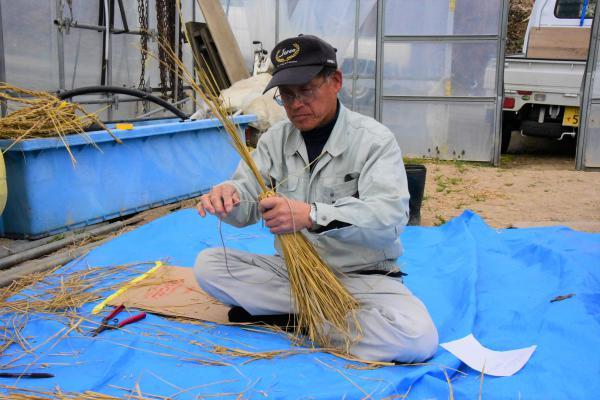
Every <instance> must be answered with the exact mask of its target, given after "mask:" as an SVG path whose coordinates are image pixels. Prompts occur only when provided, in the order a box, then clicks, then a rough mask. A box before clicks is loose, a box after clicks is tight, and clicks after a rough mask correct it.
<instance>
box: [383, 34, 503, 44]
mask: <svg viewBox="0 0 600 400" xmlns="http://www.w3.org/2000/svg"><path fill="white" fill-rule="evenodd" d="M498 36H499V35H439V36H436V35H421V36H410V35H406V36H400V35H387V36H385V37H384V38H385V42H386V43H390V42H472V41H485V40H489V41H495V40H498Z"/></svg>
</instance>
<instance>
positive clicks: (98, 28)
mask: <svg viewBox="0 0 600 400" xmlns="http://www.w3.org/2000/svg"><path fill="white" fill-rule="evenodd" d="M55 25H58V26H62V27H65V28H77V29H84V30H90V31H96V32H104V31H106V27H104V26H100V25H91V24H81V23H79V22H70V21H68V20H66V19H58V20H56V21H55ZM110 33H111V34H113V35H120V34H125V35H141V34H142V31H140V30H133V31H132V30H125V29H111V30H110Z"/></svg>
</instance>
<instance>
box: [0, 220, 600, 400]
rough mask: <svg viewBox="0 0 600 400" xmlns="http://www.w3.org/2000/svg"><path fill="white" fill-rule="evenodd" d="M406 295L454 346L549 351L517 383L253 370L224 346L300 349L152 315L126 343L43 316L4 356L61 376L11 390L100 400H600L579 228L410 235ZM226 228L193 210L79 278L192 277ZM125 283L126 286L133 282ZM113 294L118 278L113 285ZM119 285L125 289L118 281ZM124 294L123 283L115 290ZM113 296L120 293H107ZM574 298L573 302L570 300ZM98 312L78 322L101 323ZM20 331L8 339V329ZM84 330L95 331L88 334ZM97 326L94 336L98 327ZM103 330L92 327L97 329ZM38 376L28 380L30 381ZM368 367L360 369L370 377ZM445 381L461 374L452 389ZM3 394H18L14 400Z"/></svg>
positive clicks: (413, 374)
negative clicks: (96, 395)
mask: <svg viewBox="0 0 600 400" xmlns="http://www.w3.org/2000/svg"><path fill="white" fill-rule="evenodd" d="M222 234H223V238H224V241H225V244H226V246H228V247H233V248H238V249H244V250H249V251H253V252H257V253H264V254H272V253H273V252H274V250H273V245H272V236H271V235H270V234H269V232H268V230H266V229H265V228H263V227H261V226H260V225H254V226H250V227H247V228H244V229H237V228H233V227H230V226H225V225H223V226H222ZM402 241H403V243H404V247H405V254H404V255H403V256H402V257H401V258H400V259H399V263H400V265H401V267H402V270H403V271H405V272H406V273H408V276H406V277H405V283H406V285H407V286H408V287H409V288H410V289H411V290H412V291H413V292H414V293H415V294H416V295H417V296H418V297H419V298H421V299H422V300H423V301H424V303H425V304H426V305H427V307H428V309H429V311H430V313H431V314H432V317H433V319H434V321H435V323H436V325H437V327H438V330H439V333H440V340H441V341H442V342H446V341H450V340H455V339H458V338H461V337H464V336H466V335H467V334H469V333H473V334H474V335H475V337H476V338H477V339H478V340H479V341H480V342H481V343H482V344H483V345H484V346H486V347H488V348H491V349H493V350H512V349H516V348H523V347H528V346H531V345H534V344H535V345H537V346H538V347H537V350H536V351H535V352H534V354H533V356H532V357H531V359H530V360H529V362H528V363H527V364H526V365H525V367H524V368H523V369H522V370H521V371H519V372H518V373H517V374H516V375H514V376H511V377H491V376H484V377H483V383H482V382H481V376H480V374H479V373H478V372H477V371H474V370H472V369H470V368H469V367H467V366H466V365H464V364H462V363H461V362H460V361H459V360H458V359H456V358H455V357H454V356H453V355H451V354H450V353H448V352H447V351H445V350H444V349H442V348H439V350H438V352H437V354H436V355H435V357H434V358H433V359H431V360H430V361H429V363H427V364H426V365H415V366H393V367H383V368H378V369H372V370H368V369H360V367H361V364H359V363H353V362H349V361H347V360H344V359H341V358H338V357H336V356H333V355H331V354H326V353H319V352H316V353H307V354H296V355H290V356H287V357H276V358H273V359H262V360H257V361H251V362H248V361H249V359H248V358H243V357H241V358H240V357H233V356H229V355H223V354H215V352H214V350H215V346H223V347H227V348H235V349H243V350H246V351H251V352H259V351H267V350H284V349H289V348H290V346H291V344H290V341H289V340H288V338H287V337H286V336H284V335H283V334H276V333H273V332H270V331H265V330H262V329H252V330H248V329H244V327H239V326H221V325H214V324H201V325H198V324H190V323H185V322H181V321H175V320H172V319H166V318H163V317H159V316H154V315H149V316H148V317H147V318H146V319H145V320H143V321H141V322H138V323H136V324H133V325H130V326H129V327H128V328H127V329H126V330H124V331H110V332H105V333H102V334H101V335H99V336H97V337H96V338H92V337H91V336H89V335H86V334H85V331H81V332H80V331H77V330H73V331H70V332H68V330H66V329H65V321H61V320H57V319H53V318H47V317H44V316H37V315H35V314H30V315H29V320H28V323H27V325H26V327H25V328H23V330H22V335H23V337H24V338H26V339H27V340H28V342H29V343H30V345H31V346H33V347H34V351H32V352H31V353H28V354H24V353H23V351H22V350H21V347H20V346H19V345H18V344H13V345H11V346H10V347H9V348H8V349H6V350H5V351H4V353H3V354H2V362H1V364H2V365H3V366H4V368H5V369H6V368H7V367H10V368H8V369H6V370H7V371H23V370H24V369H27V370H28V372H34V371H37V372H49V373H52V374H54V375H55V377H54V378H50V379H43V380H33V379H29V380H27V379H20V380H16V379H14V378H13V379H6V378H3V379H2V380H0V384H3V385H7V386H16V387H19V388H30V389H36V390H38V389H39V390H42V391H46V392H48V391H52V390H54V389H55V388H56V387H60V389H61V390H62V391H64V392H68V391H71V392H84V391H86V390H92V391H96V392H100V393H104V394H109V395H113V396H116V397H125V396H126V395H128V394H129V393H130V392H128V390H132V391H133V393H138V391H137V390H138V388H139V391H140V392H141V393H143V394H144V395H146V396H148V397H149V398H151V397H152V396H171V397H175V398H179V399H187V398H203V397H217V398H237V397H238V396H240V398H253V399H260V398H269V399H288V398H290V399H291V398H293V399H296V398H310V399H313V398H314V399H340V398H347V399H359V398H373V399H382V398H386V397H387V398H399V396H400V395H403V394H406V393H407V392H408V396H407V398H409V399H425V398H427V399H432V398H434V399H446V398H448V397H449V395H450V390H452V392H453V395H454V397H455V398H457V399H463V398H465V399H467V398H468V399H476V398H478V396H480V395H481V396H482V397H483V398H484V399H520V398H523V399H549V398H554V399H567V398H568V399H589V398H596V397H597V396H598V393H600V379H598V377H600V290H599V289H600V234H592V233H582V232H577V231H573V230H571V229H569V228H566V227H546V228H526V229H501V230H497V229H493V228H490V227H489V226H487V225H486V224H485V223H484V222H483V220H482V219H481V218H480V217H478V216H477V215H476V214H473V213H471V212H468V211H467V212H465V213H463V215H461V216H460V217H458V218H455V219H453V220H452V221H450V222H448V223H446V224H445V225H443V226H440V227H407V228H406V230H405V232H404V233H403V234H402ZM221 245H222V244H221V239H220V236H219V233H218V225H217V220H216V219H215V218H213V217H207V218H206V219H202V218H200V217H199V216H198V215H197V213H196V212H195V211H194V210H182V211H179V212H175V213H173V214H170V215H168V216H166V217H163V218H160V219H158V220H155V221H153V222H151V223H149V224H147V225H144V226H141V227H139V228H137V229H135V230H133V231H131V232H128V233H125V234H123V235H121V236H119V237H117V238H115V239H113V240H111V241H109V242H107V243H105V244H103V245H102V246H100V247H98V248H96V249H95V250H93V251H92V252H90V253H89V254H88V255H87V256H86V257H85V258H83V259H80V260H77V261H76V262H75V263H74V264H73V265H70V266H67V267H68V268H69V270H77V269H82V268H88V267H89V266H110V265H122V264H128V263H136V262H145V261H155V260H167V261H168V263H169V264H171V265H179V266H192V265H193V263H194V259H195V256H196V254H197V253H198V252H199V251H200V250H202V249H204V248H206V247H213V246H221ZM126 275H127V274H124V275H123V282H125V281H127V280H128V279H131V276H126ZM112 279H113V280H114V279H115V278H112ZM117 280H118V279H117ZM111 283H115V282H111ZM106 294H107V295H108V294H110V292H109V291H107V293H106ZM567 294H574V296H572V297H570V298H567V299H565V300H562V301H555V302H551V301H550V300H552V299H554V298H555V297H557V296H561V295H567ZM96 304H97V303H90V304H87V305H86V306H84V307H83V308H82V309H80V310H78V313H79V314H80V315H82V316H84V317H86V318H89V319H91V320H94V321H99V320H100V319H101V316H91V315H90V313H91V309H92V307H93V306H94V305H96ZM7 321H8V320H7V317H5V321H4V325H5V329H10V327H7V325H9V324H8V323H7ZM86 323H87V322H83V323H82V324H81V326H86ZM88 325H90V324H88ZM92 326H93V325H90V327H92ZM27 366H28V367H27ZM357 367H358V368H357ZM445 373H446V374H448V376H449V378H450V380H451V384H450V385H449V384H448V382H447V380H446V376H445ZM2 392H3V393H5V394H6V393H9V392H11V390H9V389H2Z"/></svg>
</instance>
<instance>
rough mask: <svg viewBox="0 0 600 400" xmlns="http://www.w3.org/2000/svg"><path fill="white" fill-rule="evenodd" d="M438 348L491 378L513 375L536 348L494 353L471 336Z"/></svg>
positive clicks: (443, 344)
mask: <svg viewBox="0 0 600 400" xmlns="http://www.w3.org/2000/svg"><path fill="white" fill-rule="evenodd" d="M440 346H442V347H443V348H444V349H446V350H448V351H449V352H450V353H452V354H454V355H455V356H456V357H457V358H458V359H459V360H460V361H462V362H464V363H465V364H467V365H468V366H469V367H471V368H473V369H474V370H477V371H479V372H481V371H482V370H483V373H484V374H487V375H493V376H511V375H514V374H515V373H517V372H518V371H519V370H520V369H521V368H523V366H524V365H525V363H527V361H528V360H529V358H530V357H531V355H532V354H533V352H534V351H535V349H536V347H537V346H535V345H534V346H530V347H526V348H524V349H517V350H507V351H494V350H490V349H487V348H485V347H483V346H482V345H481V343H479V342H478V341H477V339H475V337H474V336H473V334H470V335H468V336H465V337H464V338H462V339H458V340H453V341H451V342H447V343H442V344H440Z"/></svg>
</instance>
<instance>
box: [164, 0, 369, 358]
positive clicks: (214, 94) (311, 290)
mask: <svg viewBox="0 0 600 400" xmlns="http://www.w3.org/2000/svg"><path fill="white" fill-rule="evenodd" d="M177 6H178V9H179V10H180V17H181V18H182V16H181V8H180V2H179V0H177ZM182 19H183V18H182ZM185 34H186V38H187V42H188V44H189V43H191V39H190V37H189V35H188V32H187V31H185ZM159 45H160V46H161V48H162V49H163V50H164V51H165V53H166V54H167V55H168V57H169V58H170V59H171V60H172V61H174V63H175V65H176V66H177V68H178V71H177V74H178V75H179V76H180V77H181V78H182V79H183V80H185V82H186V83H188V84H189V85H190V86H191V87H192V89H193V90H194V92H195V93H196V94H197V95H198V97H199V98H200V99H202V100H203V101H204V102H205V103H206V105H207V106H208V107H209V109H210V111H211V112H212V114H213V115H214V116H215V117H216V118H217V119H218V120H219V121H220V122H221V123H222V124H223V127H224V129H225V131H226V132H227V133H228V134H229V137H230V138H231V140H232V142H233V146H234V148H235V149H236V150H237V152H238V153H239V154H240V156H241V158H242V159H243V160H244V162H245V163H246V165H247V166H248V168H250V171H251V172H252V174H253V175H254V177H255V178H256V180H257V182H258V184H259V186H260V188H261V189H262V191H263V193H262V194H261V195H260V197H259V200H260V199H263V198H265V197H269V196H277V194H276V192H275V190H270V189H269V188H268V187H267V185H266V184H265V181H264V179H263V177H262V175H261V173H260V171H259V169H258V167H257V166H256V164H255V163H254V160H253V158H252V156H251V154H250V151H249V150H248V148H247V147H246V145H245V143H244V142H243V141H242V138H241V137H240V135H239V134H238V130H237V129H236V125H235V123H234V122H233V121H232V120H231V119H230V118H229V115H228V113H227V108H226V107H225V106H224V105H223V101H222V98H221V97H220V94H219V89H218V87H217V84H216V82H215V79H214V77H213V76H212V74H211V72H210V70H209V69H208V68H207V63H206V61H205V60H198V59H197V58H196V55H195V54H194V58H195V61H196V63H195V65H196V67H195V69H196V75H197V78H198V82H196V80H195V79H194V77H193V76H192V75H191V74H190V73H189V72H188V71H187V69H186V67H185V65H184V64H183V62H182V61H181V60H180V59H179V57H177V54H176V53H175V52H174V51H173V50H172V49H171V48H170V46H169V45H168V44H167V43H166V42H165V41H162V40H159ZM199 66H202V67H199ZM276 239H277V240H279V243H280V244H281V248H282V252H283V258H284V260H285V264H286V266H287V270H288V275H289V281H290V288H291V294H292V297H293V300H294V304H295V306H296V308H297V312H298V323H297V325H296V326H295V327H294V328H295V331H296V334H297V337H300V335H301V333H306V335H307V336H308V338H309V339H310V340H311V341H312V342H313V343H316V344H318V345H320V346H323V347H331V334H332V333H333V334H335V335H336V336H338V337H341V338H342V341H341V342H342V343H343V345H342V347H343V351H344V352H346V353H347V352H349V348H350V346H351V345H352V343H354V342H355V341H356V340H358V339H359V337H360V336H361V334H362V331H361V329H360V325H359V323H358V319H357V317H356V310H357V309H358V308H359V304H358V302H357V301H356V299H354V298H353V297H352V295H351V294H350V293H349V292H348V290H347V289H346V288H345V287H344V286H343V285H342V284H341V282H340V281H339V280H338V278H337V277H336V275H335V274H334V273H333V271H332V270H331V269H329V267H328V266H327V265H326V264H325V262H324V261H323V260H322V259H321V257H320V256H319V254H318V253H317V252H316V251H315V249H314V248H313V246H312V245H311V244H310V243H309V242H308V240H307V239H306V238H305V237H304V236H303V235H302V234H301V233H299V232H294V233H286V234H281V235H277V237H276ZM338 346H339V344H338V345H336V347H338Z"/></svg>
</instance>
